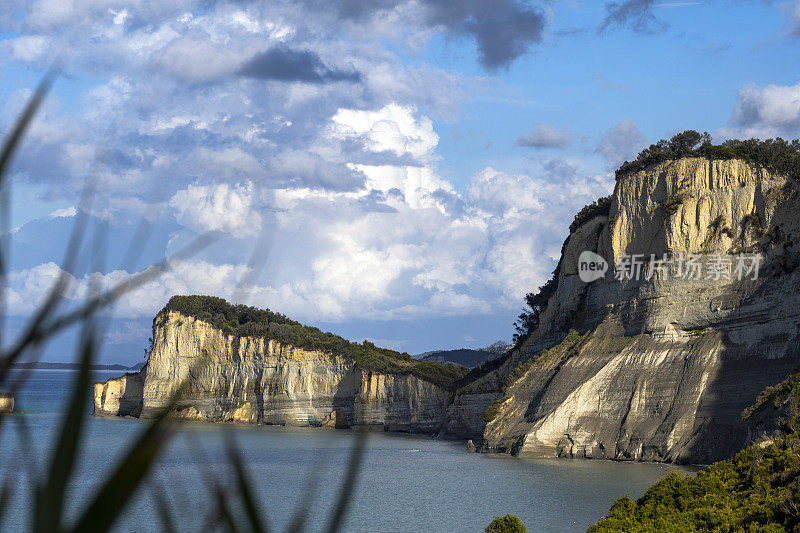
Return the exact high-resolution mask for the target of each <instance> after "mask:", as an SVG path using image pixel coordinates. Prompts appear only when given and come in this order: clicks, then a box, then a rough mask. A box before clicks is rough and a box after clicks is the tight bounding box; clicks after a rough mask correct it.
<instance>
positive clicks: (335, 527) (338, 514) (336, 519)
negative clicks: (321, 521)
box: [327, 431, 367, 533]
mask: <svg viewBox="0 0 800 533" xmlns="http://www.w3.org/2000/svg"><path fill="white" fill-rule="evenodd" d="M366 444H367V432H366V431H357V432H356V442H355V444H354V445H353V451H352V452H350V461H349V462H348V464H347V472H346V473H345V477H344V479H343V480H342V486H341V487H339V498H338V499H337V500H336V505H335V506H334V507H333V509H332V516H331V520H330V523H329V524H328V529H327V531H328V533H335V532H336V531H339V529H340V528H341V527H342V522H343V521H344V518H345V516H347V509H348V507H349V506H350V500H352V498H353V492H354V491H355V489H356V483H357V482H358V475H359V473H360V471H361V463H362V461H363V460H364V450H365V448H366Z"/></svg>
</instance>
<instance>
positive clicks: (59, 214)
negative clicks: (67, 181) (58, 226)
mask: <svg viewBox="0 0 800 533" xmlns="http://www.w3.org/2000/svg"><path fill="white" fill-rule="evenodd" d="M77 214H78V210H77V209H76V208H75V206H74V205H72V206H69V207H65V208H63V209H56V210H55V211H53V212H52V213H50V214H49V215H47V218H49V219H53V218H70V217H74V216H75V215H77Z"/></svg>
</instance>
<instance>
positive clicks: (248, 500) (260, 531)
mask: <svg viewBox="0 0 800 533" xmlns="http://www.w3.org/2000/svg"><path fill="white" fill-rule="evenodd" d="M227 435H228V438H227V439H226V440H227V447H228V457H229V458H230V461H231V465H233V471H234V473H235V474H236V485H237V487H238V489H239V494H240V495H241V497H242V503H243V504H244V510H245V513H246V514H247V520H248V522H249V523H250V530H251V531H253V533H266V532H267V531H269V528H268V527H267V526H266V525H265V524H264V522H263V521H262V519H261V516H260V513H259V510H258V504H257V503H256V499H255V495H254V493H253V489H252V484H251V483H250V480H249V479H248V477H247V474H246V472H245V471H244V466H243V465H242V457H241V455H240V453H241V452H240V451H239V450H238V449H237V448H236V445H235V443H234V440H233V436H232V434H231V433H230V431H228V432H227Z"/></svg>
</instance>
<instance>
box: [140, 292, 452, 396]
mask: <svg viewBox="0 0 800 533" xmlns="http://www.w3.org/2000/svg"><path fill="white" fill-rule="evenodd" d="M164 311H176V312H178V313H181V314H182V315H184V316H191V317H195V318H198V319H200V320H203V321H204V322H208V323H209V324H212V325H213V326H214V327H217V328H219V329H221V330H222V331H224V332H225V333H227V334H228V335H232V336H235V337H263V338H266V339H270V340H275V341H278V342H280V343H281V344H289V345H292V346H295V347H297V348H303V349H306V350H317V351H321V352H326V353H331V354H337V355H343V356H345V357H350V358H352V359H353V360H354V361H355V362H356V363H357V364H358V366H359V367H361V368H362V369H363V370H366V371H372V372H380V373H385V374H412V375H414V376H416V377H418V378H420V379H424V380H425V381H429V382H431V383H434V384H436V385H439V386H441V387H449V386H450V385H451V384H452V383H453V382H454V381H455V380H457V379H458V378H461V377H462V376H464V374H466V373H467V369H466V368H464V367H462V366H460V365H455V364H452V363H447V364H442V363H433V362H431V361H418V360H415V359H412V358H411V356H410V355H408V354H407V353H400V352H396V351H394V350H389V349H386V348H379V347H377V346H375V345H374V344H372V343H371V342H369V341H366V340H365V341H364V342H363V343H362V344H358V343H355V342H350V341H348V340H346V339H344V338H342V337H340V336H338V335H334V334H333V333H328V332H324V331H322V330H320V329H319V328H315V327H313V326H305V325H303V324H301V323H300V322H297V321H295V320H292V319H290V318H288V317H286V316H285V315H282V314H280V313H275V312H273V311H270V310H269V309H258V308H256V307H249V306H246V305H232V304H230V303H228V302H227V301H226V300H224V299H222V298H217V297H215V296H199V295H192V296H173V297H172V298H170V300H169V302H168V303H167V305H166V306H165V307H164ZM157 319H158V317H156V320H157Z"/></svg>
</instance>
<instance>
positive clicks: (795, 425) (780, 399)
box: [742, 368, 800, 431]
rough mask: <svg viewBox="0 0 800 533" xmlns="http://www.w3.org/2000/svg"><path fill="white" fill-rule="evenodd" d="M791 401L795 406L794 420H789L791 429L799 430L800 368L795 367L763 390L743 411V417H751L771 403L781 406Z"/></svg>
mask: <svg viewBox="0 0 800 533" xmlns="http://www.w3.org/2000/svg"><path fill="white" fill-rule="evenodd" d="M789 401H793V402H794V406H795V409H794V416H793V418H792V420H789V421H787V423H788V424H789V430H790V431H798V430H800V409H798V407H800V368H797V369H795V370H794V371H793V372H792V373H791V374H789V375H788V376H787V377H786V379H784V380H783V381H781V382H780V383H778V384H777V385H773V386H771V387H767V388H765V389H764V390H763V391H761V393H760V394H759V395H758V397H757V398H756V401H755V403H754V404H753V405H751V406H750V407H748V408H747V409H745V410H744V411H742V418H744V419H747V418H750V417H751V416H753V415H754V414H756V413H758V412H760V411H762V410H764V409H766V408H767V407H769V406H770V405H772V406H773V407H781V406H782V405H784V404H786V402H789Z"/></svg>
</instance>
